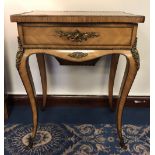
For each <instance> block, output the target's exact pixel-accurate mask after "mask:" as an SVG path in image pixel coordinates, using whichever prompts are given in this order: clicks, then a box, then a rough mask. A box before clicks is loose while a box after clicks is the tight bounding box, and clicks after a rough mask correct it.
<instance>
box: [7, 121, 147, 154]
mask: <svg viewBox="0 0 155 155" xmlns="http://www.w3.org/2000/svg"><path fill="white" fill-rule="evenodd" d="M31 127H32V126H31V125H30V124H29V125H26V124H20V123H19V124H6V125H5V154H6V155H7V154H8V155H128V154H131V155H148V154H149V148H150V147H149V146H150V145H149V140H150V138H149V137H150V128H149V126H148V125H131V124H126V125H124V126H123V135H124V137H125V142H126V143H127V144H126V145H127V150H123V149H121V148H120V146H119V142H118V137H117V132H116V125H115V124H113V125H112V124H77V125H76V124H75V125H74V124H54V123H46V124H40V125H39V126H38V132H37V136H36V139H35V142H34V146H33V148H32V149H30V148H28V147H27V145H28V138H29V136H30V132H31Z"/></svg>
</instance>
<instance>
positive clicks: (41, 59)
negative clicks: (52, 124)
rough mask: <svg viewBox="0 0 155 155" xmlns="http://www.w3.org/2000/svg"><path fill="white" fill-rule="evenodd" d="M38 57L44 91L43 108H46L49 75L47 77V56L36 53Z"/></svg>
mask: <svg viewBox="0 0 155 155" xmlns="http://www.w3.org/2000/svg"><path fill="white" fill-rule="evenodd" d="M36 57H37V62H38V66H39V72H40V77H41V83H42V92H43V104H42V106H41V110H44V108H45V106H46V100H47V77H46V66H45V58H44V54H36Z"/></svg>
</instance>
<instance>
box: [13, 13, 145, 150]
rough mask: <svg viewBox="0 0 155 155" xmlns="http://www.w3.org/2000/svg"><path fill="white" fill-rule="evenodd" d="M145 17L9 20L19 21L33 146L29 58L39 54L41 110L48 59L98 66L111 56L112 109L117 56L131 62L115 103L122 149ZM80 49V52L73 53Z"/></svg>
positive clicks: (20, 65)
mask: <svg viewBox="0 0 155 155" xmlns="http://www.w3.org/2000/svg"><path fill="white" fill-rule="evenodd" d="M144 19H145V18H144V16H139V15H133V14H128V13H125V12H104V11H103V12H85V11H84V12H56V11H55V12H54V11H50V12H42V11H32V12H26V13H22V14H15V15H11V21H12V22H17V27H18V34H19V36H18V44H19V50H18V52H17V56H16V67H17V69H18V72H19V75H20V77H21V80H22V82H23V85H24V87H25V89H26V92H27V94H28V97H29V100H30V105H31V108H32V113H33V130H32V136H31V138H30V140H29V146H30V147H32V146H33V139H34V138H35V135H36V131H37V124H38V120H37V119H38V117H37V107H36V98H35V89H34V84H33V79H32V76H31V72H30V69H29V63H28V60H29V56H31V55H32V54H36V57H37V61H38V65H39V71H40V76H41V82H42V90H43V105H42V106H43V108H44V107H45V105H46V96H47V79H46V69H45V59H44V55H45V54H48V55H52V56H54V57H55V58H56V59H57V60H58V61H59V62H60V64H63V65H95V63H96V61H97V60H98V59H99V58H101V57H103V56H106V55H111V56H112V58H111V67H110V75H109V105H110V108H111V109H112V110H113V103H112V97H113V86H114V79H115V74H116V70H117V64H118V60H119V56H120V55H123V56H125V58H126V60H127V63H126V69H125V73H124V77H123V80H122V84H121V88H120V93H119V99H118V103H117V114H116V120H117V132H118V136H119V139H120V145H121V147H123V148H125V143H124V140H123V136H122V113H123V107H124V104H125V101H126V97H127V95H128V93H129V91H130V88H131V86H132V83H133V81H134V79H135V76H136V74H137V71H138V69H139V66H140V65H139V64H140V61H139V54H138V51H137V49H136V44H137V38H136V35H137V28H138V23H143V22H144ZM75 50H76V51H75Z"/></svg>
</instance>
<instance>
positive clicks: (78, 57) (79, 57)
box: [68, 52, 88, 59]
mask: <svg viewBox="0 0 155 155" xmlns="http://www.w3.org/2000/svg"><path fill="white" fill-rule="evenodd" d="M87 55H88V53H83V52H73V53H70V54H68V56H70V57H72V58H76V59H81V58H83V57H86V56H87Z"/></svg>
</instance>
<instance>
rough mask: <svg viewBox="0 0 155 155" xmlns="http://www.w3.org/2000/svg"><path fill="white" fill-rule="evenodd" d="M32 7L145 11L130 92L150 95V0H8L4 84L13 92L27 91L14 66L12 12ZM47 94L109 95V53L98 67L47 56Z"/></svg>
mask: <svg viewBox="0 0 155 155" xmlns="http://www.w3.org/2000/svg"><path fill="white" fill-rule="evenodd" d="M31 10H62V11H63V10H65V11H66V10H67V11H71V10H72V11H125V12H130V13H134V14H140V15H145V17H146V20H145V23H144V24H139V29H138V45H137V46H138V49H139V53H140V58H141V68H140V70H139V72H138V75H137V77H136V79H135V82H134V84H133V86H132V89H131V91H130V95H149V94H150V90H149V84H150V70H149V51H150V49H149V38H150V37H149V1H148V0H91V1H90V0H66V1H65V0H40V1H39V0H25V1H24V0H5V79H6V80H5V85H6V87H7V92H8V93H11V94H24V93H25V90H24V88H23V85H22V82H21V81H20V78H19V75H18V72H17V71H16V67H15V56H16V51H17V39H16V37H17V27H16V24H15V23H11V22H10V15H11V14H15V13H21V12H26V11H31ZM46 60H47V61H46V62H47V63H46V64H47V75H48V76H47V77H48V94H77V95H106V94H107V91H108V89H107V88H108V74H109V60H110V57H104V58H102V59H101V60H100V61H99V62H98V63H97V64H96V66H95V67H86V66H83V67H79V66H72V67H71V66H60V65H59V64H58V62H57V61H56V60H55V59H54V58H52V57H46ZM30 65H31V69H32V72H33V77H34V82H35V86H36V91H37V93H38V94H40V93H41V85H40V78H39V72H38V66H37V63H36V58H35V56H32V57H31V58H30ZM124 66H125V59H124V58H123V57H121V58H120V63H119V66H118V71H117V75H116V81H115V89H114V94H118V91H119V87H120V82H121V79H122V76H123V71H124V68H125V67H124Z"/></svg>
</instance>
